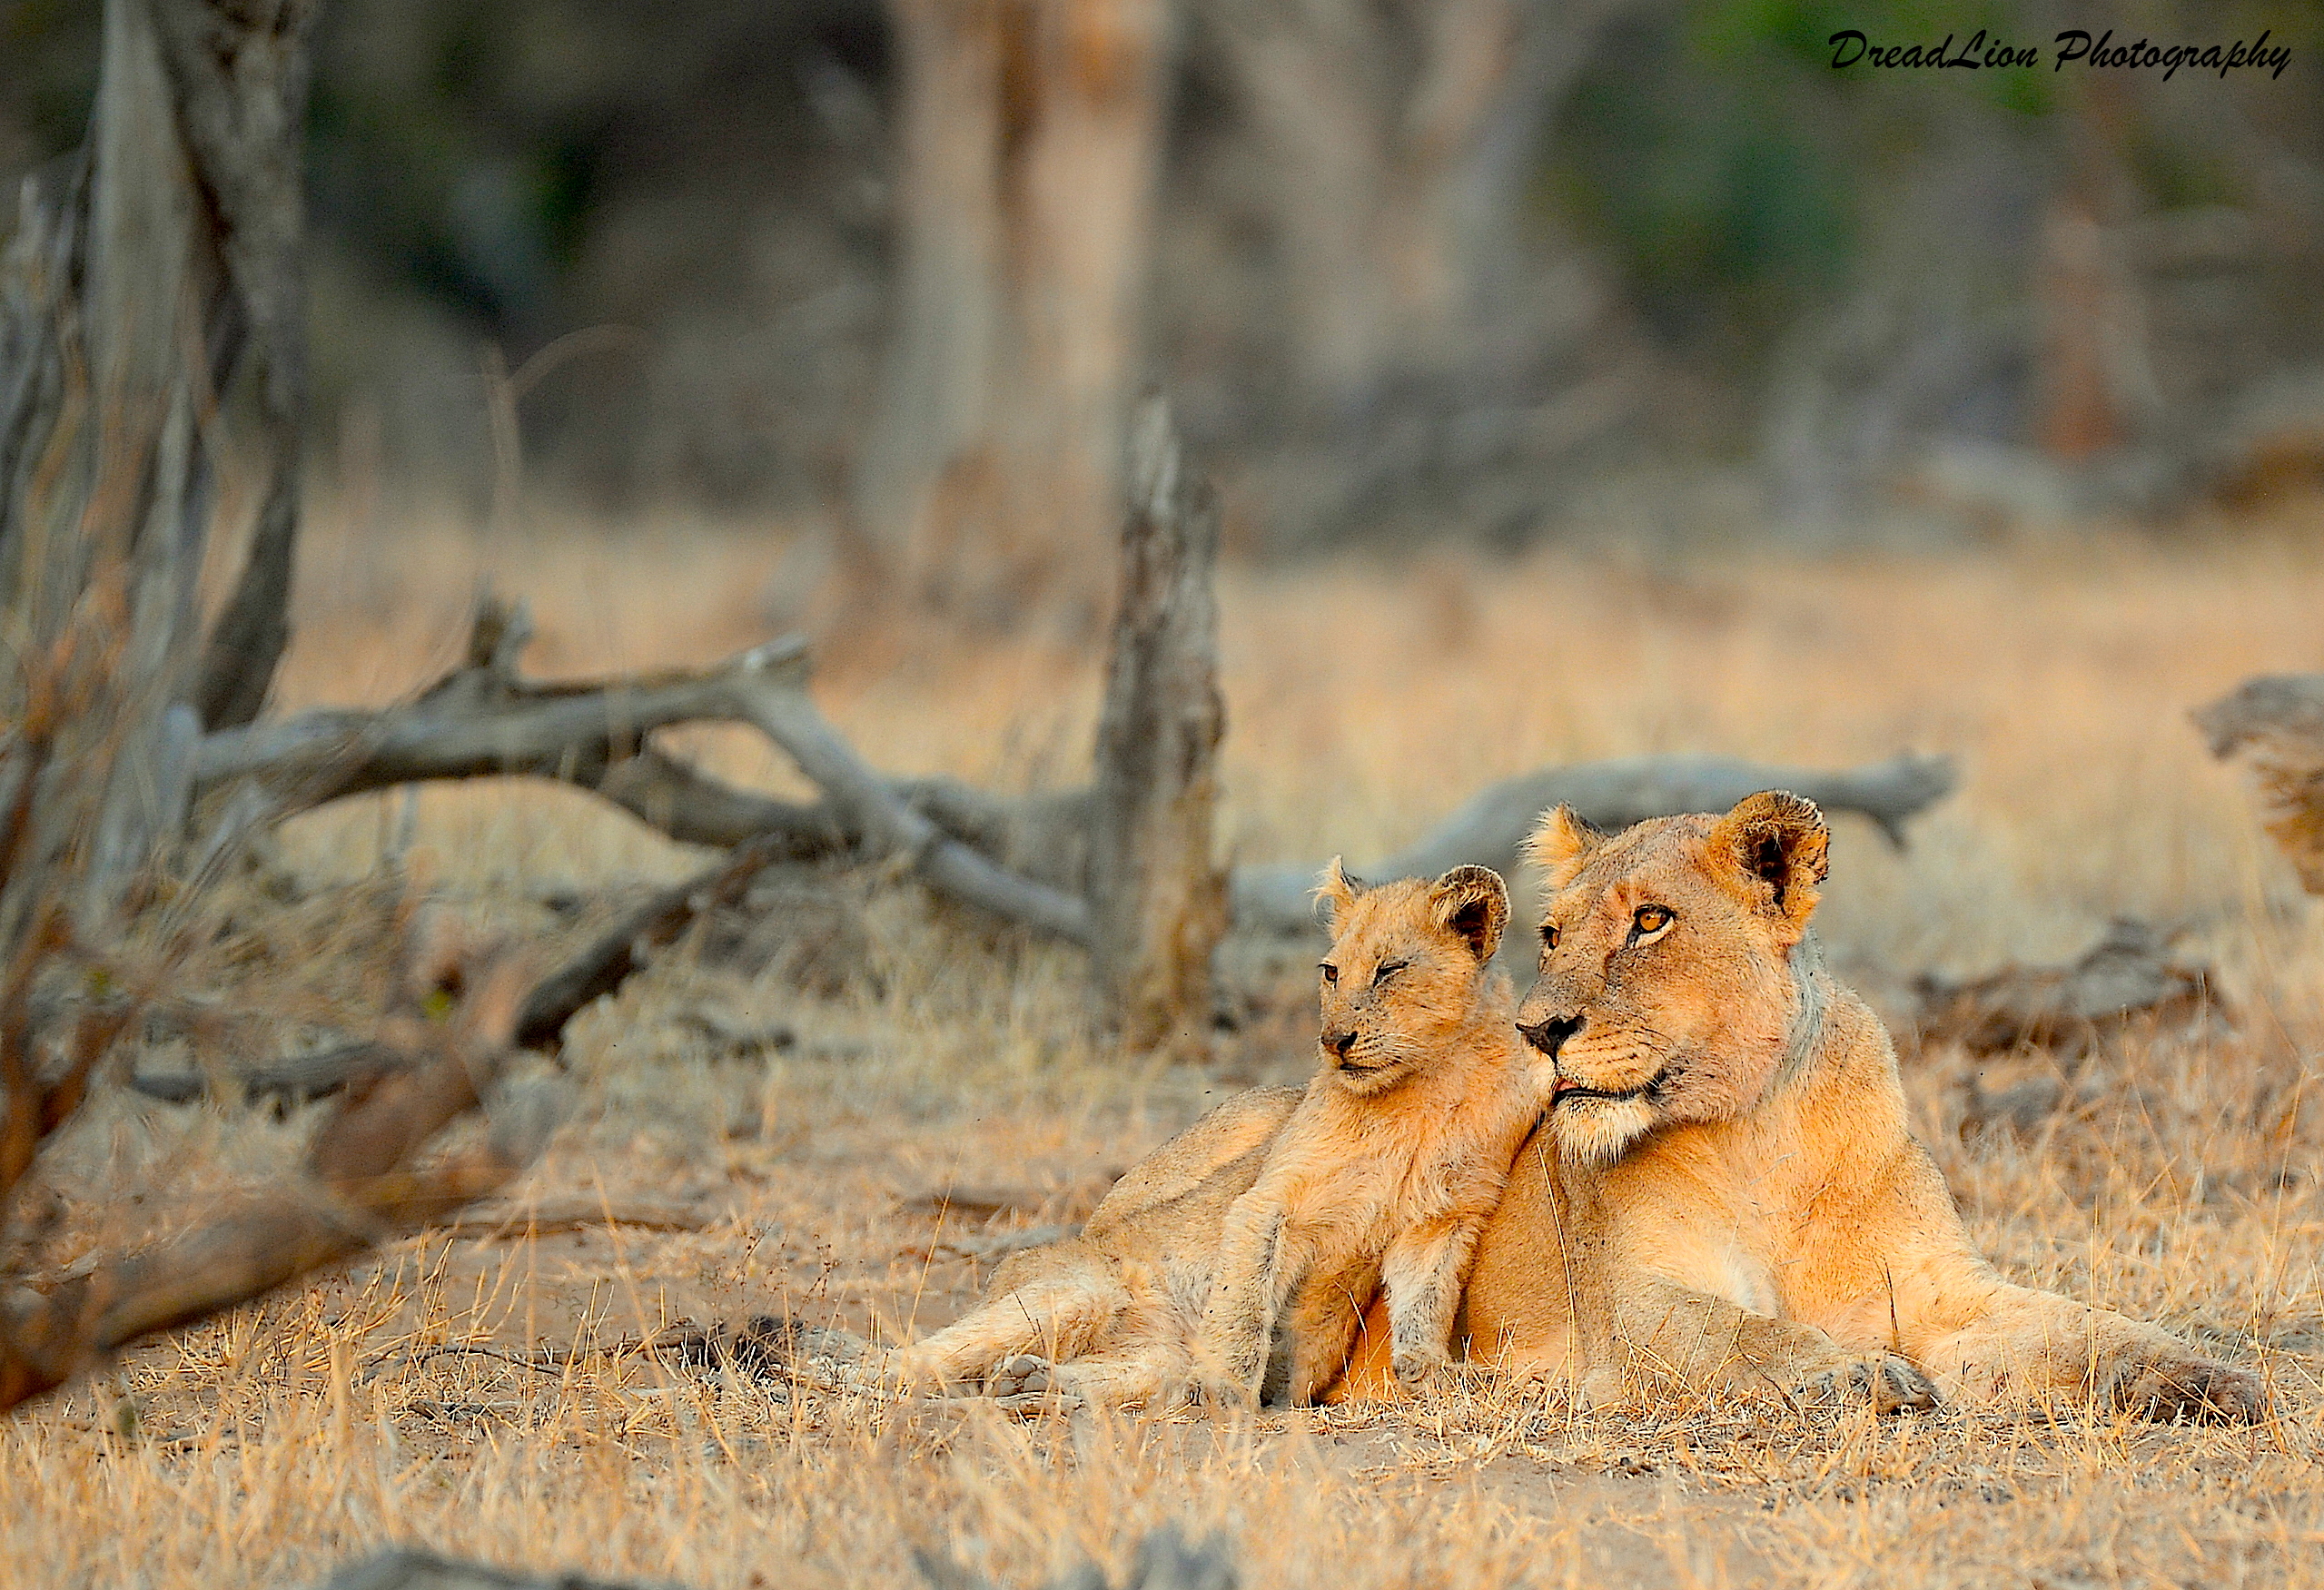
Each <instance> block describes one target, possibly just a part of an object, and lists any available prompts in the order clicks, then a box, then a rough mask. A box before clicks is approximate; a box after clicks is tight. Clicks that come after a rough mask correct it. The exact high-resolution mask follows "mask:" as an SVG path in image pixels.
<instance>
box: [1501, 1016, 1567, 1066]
mask: <svg viewBox="0 0 2324 1590" xmlns="http://www.w3.org/2000/svg"><path fill="white" fill-rule="evenodd" d="M1581 1030H1582V1018H1581V1017H1579V1016H1558V1017H1556V1018H1554V1019H1552V1020H1550V1021H1547V1022H1534V1023H1533V1025H1532V1026H1530V1027H1528V1026H1527V1025H1526V1024H1525V1023H1524V1022H1518V1029H1517V1031H1518V1037H1520V1038H1522V1039H1524V1040H1525V1041H1526V1042H1528V1043H1530V1044H1532V1045H1533V1046H1534V1047H1535V1048H1536V1049H1538V1050H1539V1051H1541V1052H1542V1053H1544V1054H1546V1055H1548V1057H1549V1058H1550V1059H1551V1060H1555V1059H1557V1058H1558V1051H1559V1050H1560V1049H1563V1048H1564V1047H1565V1046H1566V1040H1567V1039H1568V1038H1570V1037H1572V1036H1573V1035H1574V1034H1575V1033H1577V1032H1580V1031H1581Z"/></svg>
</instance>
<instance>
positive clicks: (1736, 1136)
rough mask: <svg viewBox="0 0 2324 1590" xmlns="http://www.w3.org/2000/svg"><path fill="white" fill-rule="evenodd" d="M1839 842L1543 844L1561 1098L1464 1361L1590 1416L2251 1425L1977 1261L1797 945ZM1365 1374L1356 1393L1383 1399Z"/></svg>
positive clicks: (1539, 993)
mask: <svg viewBox="0 0 2324 1590" xmlns="http://www.w3.org/2000/svg"><path fill="white" fill-rule="evenodd" d="M1828 843H1829V836H1828V835H1827V833H1826V831H1825V825H1824V820H1823V817H1822V815H1821V814H1819V813H1818V812H1817V811H1816V809H1815V806H1814V805H1811V804H1810V803H1809V802H1806V801H1804V800H1801V799H1799V798H1798V797H1796V796H1795V795H1785V794H1780V793H1773V792H1770V793H1765V794H1761V795H1752V796H1750V797H1748V798H1746V799H1745V800H1744V801H1743V802H1741V803H1740V804H1738V805H1736V807H1735V808H1734V810H1732V811H1730V812H1729V813H1727V814H1726V815H1725V816H1711V815H1697V816H1684V817H1666V818H1658V819H1656V820H1653V821H1650V822H1646V823H1641V824H1638V825H1637V826H1635V827H1632V828H1629V829H1627V830H1625V831H1624V832H1622V833H1620V834H1618V835H1612V836H1608V835H1603V834H1600V833H1598V832H1597V831H1596V830H1595V829H1593V828H1591V827H1590V826H1589V825H1587V824H1586V823H1584V822H1582V821H1581V820H1580V819H1579V818H1577V816H1576V815H1574V814H1573V813H1572V812H1571V811H1569V810H1567V809H1566V808H1563V807H1559V808H1558V809H1557V810H1555V811H1552V812H1550V813H1548V815H1545V816H1544V818H1543V819H1542V821H1541V824H1540V825H1539V827H1538V829H1537V831H1536V832H1535V834H1534V835H1533V838H1532V841H1531V856H1532V859H1533V860H1534V861H1535V862H1536V864H1538V865H1539V867H1540V868H1541V870H1542V872H1543V874H1545V879H1546V884H1545V889H1544V900H1545V904H1544V909H1543V911H1542V915H1541V926H1540V934H1541V959H1540V976H1539V978H1538V981H1537V982H1536V983H1534V985H1533V989H1532V991H1531V992H1530V993H1528V994H1527V995H1526V997H1525V999H1524V1002H1522V1004H1521V1005H1520V1007H1519V1011H1518V1021H1519V1022H1520V1031H1521V1032H1523V1033H1524V1035H1525V1038H1526V1040H1527V1042H1528V1043H1530V1044H1531V1045H1532V1046H1533V1047H1534V1049H1535V1050H1536V1051H1537V1052H1538V1053H1540V1054H1541V1055H1543V1056H1544V1057H1546V1058H1548V1060H1549V1061H1550V1062H1551V1063H1552V1064H1553V1065H1554V1067H1555V1068H1556V1080H1555V1081H1554V1082H1553V1083H1552V1089H1553V1094H1554V1099H1553V1102H1552V1105H1551V1109H1550V1114H1549V1118H1548V1121H1546V1122H1545V1123H1544V1125H1543V1127H1542V1128H1541V1130H1540V1131H1538V1132H1537V1133H1536V1134H1535V1136H1534V1139H1533V1141H1530V1142H1528V1144H1527V1145H1526V1147H1525V1149H1524V1151H1522V1152H1521V1153H1520V1155H1519V1159H1518V1167H1517V1169H1516V1170H1515V1172H1514V1173H1513V1175H1512V1177H1511V1179H1510V1182H1509V1189H1508V1196H1507V1197H1506V1198H1505V1199H1504V1200H1503V1202H1502V1205H1501V1208H1500V1210H1499V1212H1498V1215H1497V1216H1496V1218H1495V1220H1493V1222H1492V1224H1491V1225H1490V1226H1489V1227H1488V1229H1487V1230H1486V1233H1485V1236H1484V1239H1483V1241H1482V1244H1481V1248H1480V1251H1479V1254H1478V1261H1477V1266H1476V1270H1475V1274H1474V1276H1473V1278H1472V1279H1471V1281H1470V1283H1469V1296H1468V1299H1467V1312H1466V1318H1465V1321H1464V1328H1465V1330H1466V1332H1467V1337H1468V1340H1469V1351H1470V1352H1471V1354H1472V1355H1473V1356H1475V1357H1478V1358H1486V1359H1499V1360H1501V1361H1503V1362H1505V1363H1506V1364H1508V1366H1510V1367H1511V1368H1515V1369H1518V1370H1522V1371H1527V1372H1531V1373H1537V1374H1556V1373H1561V1372H1562V1373H1569V1374H1577V1375H1578V1377H1579V1378H1581V1380H1582V1382H1583V1387H1584V1389H1585V1392H1586V1393H1587V1395H1589V1396H1590V1397H1592V1398H1593V1399H1597V1398H1600V1397H1607V1398H1613V1397H1622V1396H1625V1395H1627V1394H1630V1393H1633V1392H1635V1391H1636V1390H1637V1389H1638V1388H1639V1387H1640V1385H1641V1383H1642V1382H1649V1383H1650V1382H1652V1381H1654V1380H1656V1379H1675V1380H1676V1381H1678V1382H1680V1383H1683V1384H1685V1385H1688V1386H1692V1387H1696V1388H1711V1387H1719V1386H1736V1385H1741V1384H1760V1385H1765V1384H1767V1383H1768V1382H1771V1381H1772V1382H1773V1383H1774V1384H1775V1386H1777V1387H1779V1388H1785V1389H1786V1390H1795V1391H1804V1392H1805V1393H1807V1394H1809V1395H1812V1396H1823V1395H1829V1394H1831V1393H1833V1392H1834V1391H1840V1390H1844V1389H1846V1388H1851V1387H1854V1388H1864V1389H1869V1390H1870V1391H1871V1392H1872V1394H1873V1396H1874V1399H1875V1401H1876V1402H1877V1403H1879V1404H1880V1405H1881V1406H1884V1407H1891V1406H1899V1405H1912V1404H1916V1403H1919V1402H1922V1401H1924V1400H1926V1399H1927V1397H1928V1388H1927V1384H1926V1382H1925V1381H1924V1380H1923V1373H1925V1374H1926V1375H1927V1376H1929V1377H1932V1378H1933V1379H1934V1381H1935V1383H1936V1386H1937V1387H1938V1388H1941V1389H1942V1391H1943V1394H1944V1395H1945V1396H1947V1397H1959V1398H1963V1399H1973V1400H1979V1401H2013V1402H2020V1403H2023V1402H2031V1401H2039V1400H2042V1399H2044V1398H2055V1397H2065V1398H2076V1399H2078V1398H2081V1397H2084V1396H2088V1397H2094V1398H2095V1399H2096V1400H2098V1401H2099V1402H2101V1404H2106V1405H2111V1406H2113V1407H2122V1408H2127V1409H2130V1410H2132V1411H2135V1412H2138V1413H2141V1414H2145V1415H2149V1416H2151V1417H2159V1418H2168V1417H2172V1416H2174V1415H2177V1414H2181V1413H2185V1414H2189V1415H2195V1416H2205V1417H2224V1418H2228V1419H2233V1420H2251V1419H2256V1418H2258V1417H2261V1415H2262V1413H2263V1411H2264V1409H2265V1407H2266V1398H2265V1396H2264V1394H2263V1392H2262V1390H2261V1388H2260V1383H2259V1381H2258V1379H2257V1378H2254V1377H2253V1376H2251V1375H2250V1374H2248V1373H2246V1372H2244V1371H2243V1370H2240V1369H2238V1368H2232V1367H2230V1366H2229V1365H2227V1364H2223V1363H2221V1362H2220V1361H2219V1360H2217V1359H2215V1358H2209V1357H2206V1356H2205V1355H2203V1354H2201V1353H2199V1352H2197V1351H2196V1350H2195V1349H2194V1348H2191V1347H2189V1346H2188V1345H2187V1344H2185V1343H2184V1342H2181V1341H2180V1340H2178V1339H2177V1338H2173V1337H2171V1336H2170V1335H2169V1334H2167V1333H2165V1332H2164V1331H2162V1330H2160V1329H2158V1328H2155V1327H2154V1326H2151V1325H2146V1324H2141V1323H2140V1322H2139V1321H2137V1320H2134V1319H2130V1318H2124V1317H2123V1316H2122V1315H2120V1314H2117V1313H2113V1312H2111V1311H2110V1310H2107V1309H2094V1308H2091V1307H2089V1306H2088V1305H2086V1304H2082V1303H2078V1302H2075V1301H2073V1300H2072V1299H2068V1298H2064V1297H2060V1296H2056V1295H2054V1294H2052V1293H2048V1292H2040V1291H2034V1290H2032V1289H2028V1288H2025V1287H2020V1286H2012V1285H2011V1284H2010V1283H2008V1282H2006V1281H2004V1280H2003V1279H2001V1278H2000V1277H1999V1276H1997V1275H1995V1274H1994V1273H1993V1269H1992V1268H1991V1267H1990V1266H1989V1265H1987V1264H1986V1263H1985V1261H1984V1260H1983V1259H1982V1258H1980V1257H1979V1256H1978V1255H1977V1253H1976V1252H1975V1251H1974V1249H1972V1247H1971V1246H1970V1243H1969V1239H1968V1235H1967V1233H1966V1231H1964V1230H1963V1227H1962V1223H1961V1219H1960V1216H1959V1215H1958V1213H1957V1212H1956V1211H1955V1210H1954V1208H1953V1199H1952V1196H1951V1194H1950V1193H1949V1191H1948V1190H1947V1189H1946V1187H1945V1184H1944V1180H1943V1176H1942V1174H1941V1173H1940V1172H1939V1171H1938V1170H1937V1168H1936V1166H1935V1164H1934V1163H1933V1161H1932V1160H1930V1158H1929V1156H1928V1153H1927V1151H1925V1150H1923V1148H1922V1147H1921V1145H1920V1143H1919V1142H1917V1141H1914V1137H1913V1135H1912V1133H1911V1131H1909V1130H1908V1129H1907V1127H1906V1125H1905V1119H1904V1093H1903V1090H1902V1088H1901V1086H1900V1084H1899V1081H1898V1078H1897V1072H1896V1058H1895V1052H1894V1050H1893V1049H1892V1048H1891V1047H1890V1045H1889V1042H1888V1036H1887V1033H1886V1032H1884V1030H1883V1029H1882V1027H1881V1024H1880V1022H1879V1021H1878V1019H1877V1018H1875V1017H1874V1015H1873V1013H1872V1012H1871V1011H1870V1010H1869V1009H1868V1008H1867V1007H1866V1006H1865V1005H1864V1002H1863V1001H1861V1000H1860V999H1858V998H1857V997H1856V996H1855V995H1854V993H1850V992H1849V991H1848V990H1847V989H1845V988H1844V987H1842V986H1841V985H1840V984H1838V983H1835V982H1834V981H1833V979H1832V978H1831V976H1830V975H1829V974H1828V973H1826V972H1825V970H1824V968H1823V966H1822V963H1821V962H1820V960H1819V958H1818V956H1817V954H1816V951H1815V943H1814V940H1813V939H1812V938H1811V937H1810V936H1809V934H1808V931H1807V926H1808V918H1809V917H1810V915H1811V914H1813V913H1814V912H1815V904H1816V898H1817V887H1816V886H1817V885H1818V884H1821V883H1822V882H1823V881H1824V877H1825V854H1826V850H1827V846H1828ZM1577 1322H1578V1325H1579V1329H1578V1331H1577V1329H1576V1325H1577ZM1577 1346H1578V1348H1579V1352H1578V1353H1577V1352H1576V1350H1575V1349H1576V1348H1577ZM1373 1356H1374V1357H1376V1355H1373ZM1364 1358H1365V1355H1363V1354H1360V1355H1359V1361H1358V1363H1357V1364H1356V1365H1355V1366H1354V1367H1353V1368H1352V1369H1351V1373H1350V1388H1351V1389H1353V1390H1356V1391H1362V1390H1365V1389H1367V1388H1378V1387H1379V1385H1380V1373H1379V1368H1378V1365H1377V1364H1376V1363H1370V1364H1367V1363H1366V1362H1365V1361H1364ZM1575 1358H1578V1359H1579V1362H1578V1363H1577V1362H1574V1361H1572V1360H1574V1359H1575Z"/></svg>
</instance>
